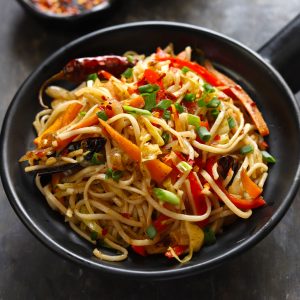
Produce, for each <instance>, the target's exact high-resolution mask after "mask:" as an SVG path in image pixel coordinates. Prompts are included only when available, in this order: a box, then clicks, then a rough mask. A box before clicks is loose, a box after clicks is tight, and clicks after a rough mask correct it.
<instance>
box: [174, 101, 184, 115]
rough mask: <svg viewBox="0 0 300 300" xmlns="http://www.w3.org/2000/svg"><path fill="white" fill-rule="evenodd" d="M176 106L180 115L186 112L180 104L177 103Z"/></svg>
mask: <svg viewBox="0 0 300 300" xmlns="http://www.w3.org/2000/svg"><path fill="white" fill-rule="evenodd" d="M174 106H175V108H176V110H177V111H178V112H179V113H180V114H181V113H183V112H184V109H183V106H182V105H180V104H179V103H175V104H174Z"/></svg>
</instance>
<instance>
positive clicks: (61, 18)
mask: <svg viewBox="0 0 300 300" xmlns="http://www.w3.org/2000/svg"><path fill="white" fill-rule="evenodd" d="M17 1H18V3H20V5H21V6H22V7H23V8H24V9H25V10H26V11H27V12H28V13H30V14H31V15H33V16H34V17H37V18H38V19H39V20H42V21H43V22H44V23H47V24H49V23H50V24H57V25H61V24H63V25H67V26H74V24H82V23H83V22H84V23H86V22H90V21H92V20H95V19H96V18H97V19H98V20H101V18H104V17H107V14H108V13H109V12H110V10H111V8H112V7H113V5H114V3H115V2H116V0H106V1H105V2H103V3H101V4H99V5H97V6H95V7H93V8H92V9H90V10H85V11H81V12H80V13H78V14H73V15H72V14H70V15H64V14H54V13H51V12H44V11H42V10H40V9H38V8H37V7H36V6H35V5H34V4H33V3H32V1H31V0H17Z"/></svg>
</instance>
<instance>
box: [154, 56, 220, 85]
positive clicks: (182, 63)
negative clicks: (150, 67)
mask: <svg viewBox="0 0 300 300" xmlns="http://www.w3.org/2000/svg"><path fill="white" fill-rule="evenodd" d="M156 59H157V60H159V61H165V60H170V61H171V63H172V65H177V66H178V67H180V68H183V67H188V68H189V69H190V70H192V71H194V72H195V73H197V74H198V75H200V76H201V77H202V78H203V79H204V80H205V81H207V82H208V83H209V84H211V85H214V86H220V85H222V82H221V81H220V80H219V79H218V78H217V77H216V76H215V75H213V74H212V73H211V72H209V71H208V70H207V69H206V68H204V67H203V66H201V65H199V64H197V63H195V62H190V61H187V60H183V59H180V58H177V57H160V56H158V55H157V56H156Z"/></svg>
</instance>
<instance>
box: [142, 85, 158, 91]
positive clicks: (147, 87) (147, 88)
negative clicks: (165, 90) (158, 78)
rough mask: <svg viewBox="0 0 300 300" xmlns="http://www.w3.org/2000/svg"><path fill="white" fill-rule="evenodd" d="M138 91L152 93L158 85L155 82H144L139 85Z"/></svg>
mask: <svg viewBox="0 0 300 300" xmlns="http://www.w3.org/2000/svg"><path fill="white" fill-rule="evenodd" d="M138 89H139V91H140V93H152V92H156V91H158V90H159V86H158V85H157V84H145V85H141V86H140V87H139V88H138Z"/></svg>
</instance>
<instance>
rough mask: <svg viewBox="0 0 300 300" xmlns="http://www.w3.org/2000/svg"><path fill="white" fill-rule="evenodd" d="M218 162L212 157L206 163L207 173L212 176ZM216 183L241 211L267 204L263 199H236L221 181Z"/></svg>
mask: <svg viewBox="0 0 300 300" xmlns="http://www.w3.org/2000/svg"><path fill="white" fill-rule="evenodd" d="M215 162H216V158H215V157H214V156H212V157H210V158H208V159H207V161H206V168H205V169H206V171H207V172H208V173H209V175H210V176H212V168H213V165H214V164H215ZM215 183H216V184H217V185H218V187H219V188H220V189H221V190H222V192H223V193H224V194H225V195H226V196H227V198H228V199H229V200H230V201H231V202H232V203H233V204H234V205H235V206H236V207H237V208H239V209H243V210H248V209H253V208H257V207H260V206H263V205H265V204H266V201H265V200H264V199H263V198H262V197H257V198H255V199H242V198H236V197H234V196H233V195H232V194H230V193H229V192H228V191H227V190H226V189H225V188H224V187H223V185H222V182H221V180H220V179H217V180H215Z"/></svg>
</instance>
